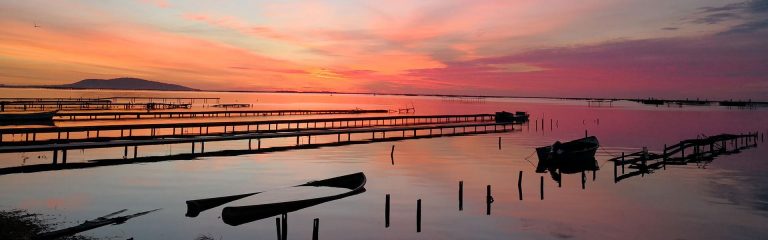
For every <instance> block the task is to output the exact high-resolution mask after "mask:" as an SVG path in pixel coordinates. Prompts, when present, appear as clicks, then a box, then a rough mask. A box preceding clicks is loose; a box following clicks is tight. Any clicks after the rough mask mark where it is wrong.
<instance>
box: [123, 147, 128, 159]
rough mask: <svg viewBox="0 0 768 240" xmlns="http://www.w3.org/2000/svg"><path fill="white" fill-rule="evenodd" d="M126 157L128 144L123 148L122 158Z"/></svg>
mask: <svg viewBox="0 0 768 240" xmlns="http://www.w3.org/2000/svg"><path fill="white" fill-rule="evenodd" d="M126 158H128V145H125V146H124V148H123V159H126Z"/></svg>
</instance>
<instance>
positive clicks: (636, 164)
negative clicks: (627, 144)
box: [608, 133, 758, 182]
mask: <svg viewBox="0 0 768 240" xmlns="http://www.w3.org/2000/svg"><path fill="white" fill-rule="evenodd" d="M757 142H758V134H757V133H749V134H720V135H716V136H711V137H707V138H701V139H688V140H683V141H680V142H679V143H677V144H674V145H671V146H666V145H665V146H664V148H663V151H662V152H661V153H653V152H649V151H648V149H647V148H644V149H643V151H639V152H634V153H630V154H624V153H622V154H621V156H620V157H614V158H611V159H609V160H608V161H612V162H613V163H614V165H613V176H614V180H615V182H619V181H621V180H624V179H627V178H630V177H633V176H638V175H644V174H648V173H651V171H652V170H654V169H659V168H666V165H686V164H689V163H699V162H704V161H711V160H713V159H714V158H715V157H717V156H719V155H723V154H732V153H737V152H739V151H741V150H743V149H747V148H752V147H756V146H757ZM686 150H688V154H686ZM619 168H620V169H621V173H619ZM626 168H630V169H634V171H632V172H629V173H626V171H625V170H626Z"/></svg>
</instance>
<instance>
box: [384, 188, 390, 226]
mask: <svg viewBox="0 0 768 240" xmlns="http://www.w3.org/2000/svg"><path fill="white" fill-rule="evenodd" d="M384 227H387V228H388V227H389V194H387V198H386V201H385V204H384Z"/></svg>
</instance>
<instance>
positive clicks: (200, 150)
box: [0, 122, 520, 175]
mask: <svg viewBox="0 0 768 240" xmlns="http://www.w3.org/2000/svg"><path fill="white" fill-rule="evenodd" d="M519 124H520V123H496V122H480V123H443V124H431V125H400V126H374V127H362V128H340V129H319V130H304V131H290V132H249V133H237V134H228V135H215V136H210V135H201V136H192V137H182V138H152V139H143V140H112V141H95V142H69V143H49V144H30V145H21V146H0V153H20V152H23V153H28V152H52V158H49V159H52V161H51V163H50V164H36V165H26V166H17V167H7V168H1V169H0V175H2V174H12V173H22V172H37V171H49V170H58V169H70V168H88V167H96V166H108V165H119V164H130V163H136V162H156V161H164V160H173V159H191V158H195V157H201V156H226V155H238V154H248V153H258V152H265V151H270V149H275V150H289V149H304V148H314V147H323V146H338V145H346V144H361V143H370V142H377V141H396V140H402V139H409V138H432V137H444V136H459V135H471V134H484V133H494V132H509V131H515V130H519V129H515V126H516V125H519ZM333 135H335V136H336V138H335V140H333V141H330V142H328V140H327V138H326V141H325V142H322V141H321V140H320V139H319V136H333ZM276 138H283V139H285V138H288V139H290V138H295V139H296V144H295V145H289V146H275V147H270V148H267V149H263V148H262V147H261V145H262V142H263V141H265V140H267V139H276ZM237 140H241V141H242V140H247V142H245V141H243V146H242V148H240V149H227V150H219V151H216V152H206V151H205V144H206V143H209V142H224V141H237ZM303 140H306V142H305V141H303ZM254 142H255V144H254ZM282 142H284V141H282ZM170 144H190V148H189V151H186V152H184V153H176V154H171V155H168V156H143V157H139V153H138V149H139V146H148V145H170ZM254 145H255V146H254ZM229 147H230V148H231V147H232V146H231V144H230V146H229ZM108 148H112V149H116V150H117V151H121V152H122V153H123V156H122V159H93V160H90V161H86V162H76V163H69V164H68V163H67V152H68V151H71V150H83V151H84V150H86V149H108ZM129 150H132V152H133V156H132V157H131V156H130V152H131V151H129Z"/></svg>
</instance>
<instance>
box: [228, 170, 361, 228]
mask: <svg viewBox="0 0 768 240" xmlns="http://www.w3.org/2000/svg"><path fill="white" fill-rule="evenodd" d="M365 182H366V177H365V174H363V173H362V172H359V173H354V174H349V175H344V176H340V177H335V178H329V179H325V180H320V181H312V182H308V183H305V184H302V185H298V186H297V187H299V186H313V187H336V188H346V189H349V190H350V191H348V192H344V193H341V194H337V195H331V196H325V197H318V198H310V199H302V200H295V201H287V202H278V203H268V204H259V205H250V206H239V207H225V208H224V210H222V213H221V217H222V220H224V223H226V224H229V225H232V226H236V225H240V224H243V223H248V222H252V221H256V220H259V219H264V218H268V217H272V216H277V215H280V214H283V213H288V212H293V211H296V210H300V209H303V208H307V207H311V206H314V205H318V204H321V203H325V202H328V201H333V200H337V199H341V198H345V197H349V196H352V195H356V194H360V193H363V192H365V187H364V186H365Z"/></svg>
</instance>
